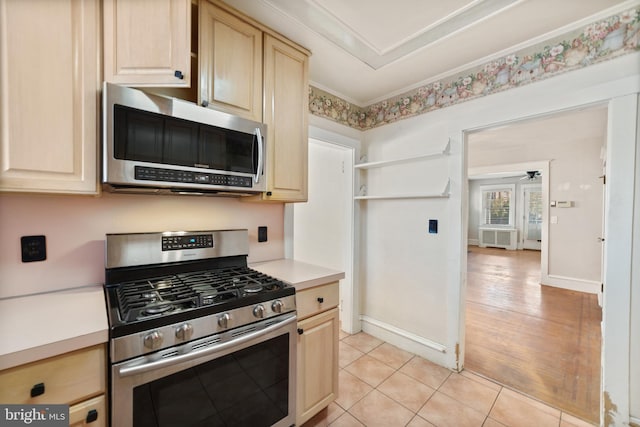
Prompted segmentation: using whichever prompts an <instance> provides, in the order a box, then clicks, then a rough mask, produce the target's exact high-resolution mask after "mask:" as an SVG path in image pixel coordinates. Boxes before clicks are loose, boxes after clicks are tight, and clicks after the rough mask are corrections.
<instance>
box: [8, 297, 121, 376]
mask: <svg viewBox="0 0 640 427" xmlns="http://www.w3.org/2000/svg"><path fill="white" fill-rule="evenodd" d="M108 328H109V327H108V321H107V309H106V306H105V300H104V291H103V288H102V286H90V287H83V288H76V289H69V290H65V291H60V292H51V293H45V294H37V295H30V296H24V297H16V298H7V299H3V300H0V370H2V369H6V368H11V367H14V366H18V365H23V364H25V363H29V362H34V361H36V360H41V359H46V358H48V357H52V356H56V355H58V354H63V353H67V352H69V351H73V350H78V349H80V348H84V347H89V346H92V345H96V344H101V343H106V342H107V341H108V339H109V329H108Z"/></svg>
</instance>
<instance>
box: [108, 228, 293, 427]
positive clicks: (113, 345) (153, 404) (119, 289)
mask: <svg viewBox="0 0 640 427" xmlns="http://www.w3.org/2000/svg"><path fill="white" fill-rule="evenodd" d="M248 252H249V241H248V233H247V230H224V231H197V232H164V233H133V234H108V235H107V236H106V274H105V294H106V300H107V310H108V315H109V324H110V332H109V333H110V341H109V345H110V349H109V356H110V367H111V369H110V378H109V385H110V397H111V424H112V426H114V427H116V426H117V427H126V426H136V427H146V426H181V427H182V426H234V427H235V426H248V427H249V426H250V427H260V426H272V425H274V426H292V425H294V423H295V395H296V391H295V368H296V366H295V365H296V338H295V337H296V305H295V295H294V294H295V290H294V288H293V287H291V286H290V285H287V284H285V283H283V282H281V281H279V280H277V279H274V278H273V277H270V276H267V275H265V274H262V273H259V272H257V271H255V270H252V269H250V268H248V267H247V254H248Z"/></svg>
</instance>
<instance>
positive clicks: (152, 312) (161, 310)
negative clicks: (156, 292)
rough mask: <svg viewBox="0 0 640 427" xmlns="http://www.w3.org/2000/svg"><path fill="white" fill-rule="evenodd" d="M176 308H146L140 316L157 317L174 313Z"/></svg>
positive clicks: (155, 306)
mask: <svg viewBox="0 0 640 427" xmlns="http://www.w3.org/2000/svg"><path fill="white" fill-rule="evenodd" d="M174 308H175V307H174V306H173V304H159V305H154V306H151V307H147V308H144V309H143V310H142V312H141V313H140V314H142V315H144V316H155V315H157V314H163V313H166V312H168V311H172V310H173V309H174Z"/></svg>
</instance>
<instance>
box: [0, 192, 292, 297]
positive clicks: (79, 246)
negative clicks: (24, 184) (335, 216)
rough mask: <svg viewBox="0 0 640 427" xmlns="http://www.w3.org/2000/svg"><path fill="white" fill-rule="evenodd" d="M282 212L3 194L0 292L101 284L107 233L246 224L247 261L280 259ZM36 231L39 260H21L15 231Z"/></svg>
mask: <svg viewBox="0 0 640 427" xmlns="http://www.w3.org/2000/svg"><path fill="white" fill-rule="evenodd" d="M283 215H284V205H283V204H280V203H279V204H264V203H251V202H243V201H240V200H238V199H236V198H222V197H199V196H148V195H147V196H145V195H132V194H131V195H129V194H110V193H103V194H102V195H101V196H99V197H90V196H55V195H52V196H49V195H28V194H23V195H13V194H2V195H0V236H2V240H1V241H0V298H8V297H15V296H20V295H28V294H34V293H41V292H49V291H56V290H61V289H67V288H74V287H81V286H87V285H95V284H102V283H103V282H104V240H105V234H107V233H133V232H152V231H185V230H186V231H197V230H205V229H206V230H216V229H218V230H222V229H234V228H246V229H248V230H249V259H248V261H249V262H250V263H251V262H259V261H268V260H272V259H278V258H282V257H283V255H284V229H283V227H284V225H283ZM259 226H266V227H267V231H268V241H267V242H260V243H259V242H258V227H259ZM39 235H44V236H45V238H46V259H45V260H44V261H35V262H26V263H25V262H22V258H21V253H22V252H21V241H20V240H21V237H22V236H39Z"/></svg>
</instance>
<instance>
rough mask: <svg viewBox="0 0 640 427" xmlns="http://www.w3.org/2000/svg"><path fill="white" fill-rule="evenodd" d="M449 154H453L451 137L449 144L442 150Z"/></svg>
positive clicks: (444, 153)
mask: <svg viewBox="0 0 640 427" xmlns="http://www.w3.org/2000/svg"><path fill="white" fill-rule="evenodd" d="M449 154H451V138H449V140H448V141H447V145H446V146H445V147H444V150H442V155H444V156H448V155H449Z"/></svg>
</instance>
